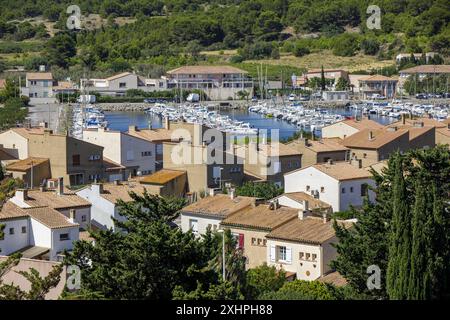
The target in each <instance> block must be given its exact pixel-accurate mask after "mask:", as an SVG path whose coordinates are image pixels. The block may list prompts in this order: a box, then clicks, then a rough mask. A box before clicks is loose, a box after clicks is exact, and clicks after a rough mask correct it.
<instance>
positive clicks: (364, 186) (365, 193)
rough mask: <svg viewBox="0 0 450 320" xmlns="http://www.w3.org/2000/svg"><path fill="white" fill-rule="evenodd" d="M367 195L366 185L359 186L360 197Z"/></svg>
mask: <svg viewBox="0 0 450 320" xmlns="http://www.w3.org/2000/svg"><path fill="white" fill-rule="evenodd" d="M366 195H367V183H363V184H362V185H361V197H364V196H366Z"/></svg>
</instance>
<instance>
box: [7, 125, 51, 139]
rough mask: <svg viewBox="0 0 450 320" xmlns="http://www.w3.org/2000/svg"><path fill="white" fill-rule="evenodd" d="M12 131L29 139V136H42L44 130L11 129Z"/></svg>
mask: <svg viewBox="0 0 450 320" xmlns="http://www.w3.org/2000/svg"><path fill="white" fill-rule="evenodd" d="M11 130H12V131H14V132H15V133H17V134H19V135H21V136H22V137H24V138H26V139H29V138H30V135H31V134H44V128H12V129H11Z"/></svg>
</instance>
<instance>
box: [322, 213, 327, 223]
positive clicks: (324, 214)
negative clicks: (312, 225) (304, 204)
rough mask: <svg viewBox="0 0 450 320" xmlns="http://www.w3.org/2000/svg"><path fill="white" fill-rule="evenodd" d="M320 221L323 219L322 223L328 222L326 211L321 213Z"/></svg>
mask: <svg viewBox="0 0 450 320" xmlns="http://www.w3.org/2000/svg"><path fill="white" fill-rule="evenodd" d="M322 221H323V223H327V222H328V215H327V214H326V212H324V213H322Z"/></svg>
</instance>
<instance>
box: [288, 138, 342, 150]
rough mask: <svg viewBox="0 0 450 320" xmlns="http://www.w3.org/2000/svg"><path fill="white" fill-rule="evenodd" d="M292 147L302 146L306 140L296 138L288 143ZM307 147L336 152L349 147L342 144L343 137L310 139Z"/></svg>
mask: <svg viewBox="0 0 450 320" xmlns="http://www.w3.org/2000/svg"><path fill="white" fill-rule="evenodd" d="M287 145H288V146H290V147H292V148H301V147H302V146H303V145H305V142H304V141H301V140H294V141H291V142H289V143H288V144H287ZM305 148H308V149H309V150H311V151H314V152H316V153H320V152H336V151H347V150H348V148H347V147H345V146H343V145H342V139H340V138H322V139H321V140H318V141H317V140H314V141H313V140H308V141H307V144H306V145H305Z"/></svg>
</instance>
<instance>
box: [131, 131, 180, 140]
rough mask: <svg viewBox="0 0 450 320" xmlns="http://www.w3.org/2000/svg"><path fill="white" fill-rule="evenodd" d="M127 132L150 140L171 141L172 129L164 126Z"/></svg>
mask: <svg viewBox="0 0 450 320" xmlns="http://www.w3.org/2000/svg"><path fill="white" fill-rule="evenodd" d="M127 134H128V135H130V136H133V137H137V138H141V139H144V140H147V141H151V142H162V141H172V131H171V130H167V129H164V128H161V129H138V130H129V131H128V132H127Z"/></svg>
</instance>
